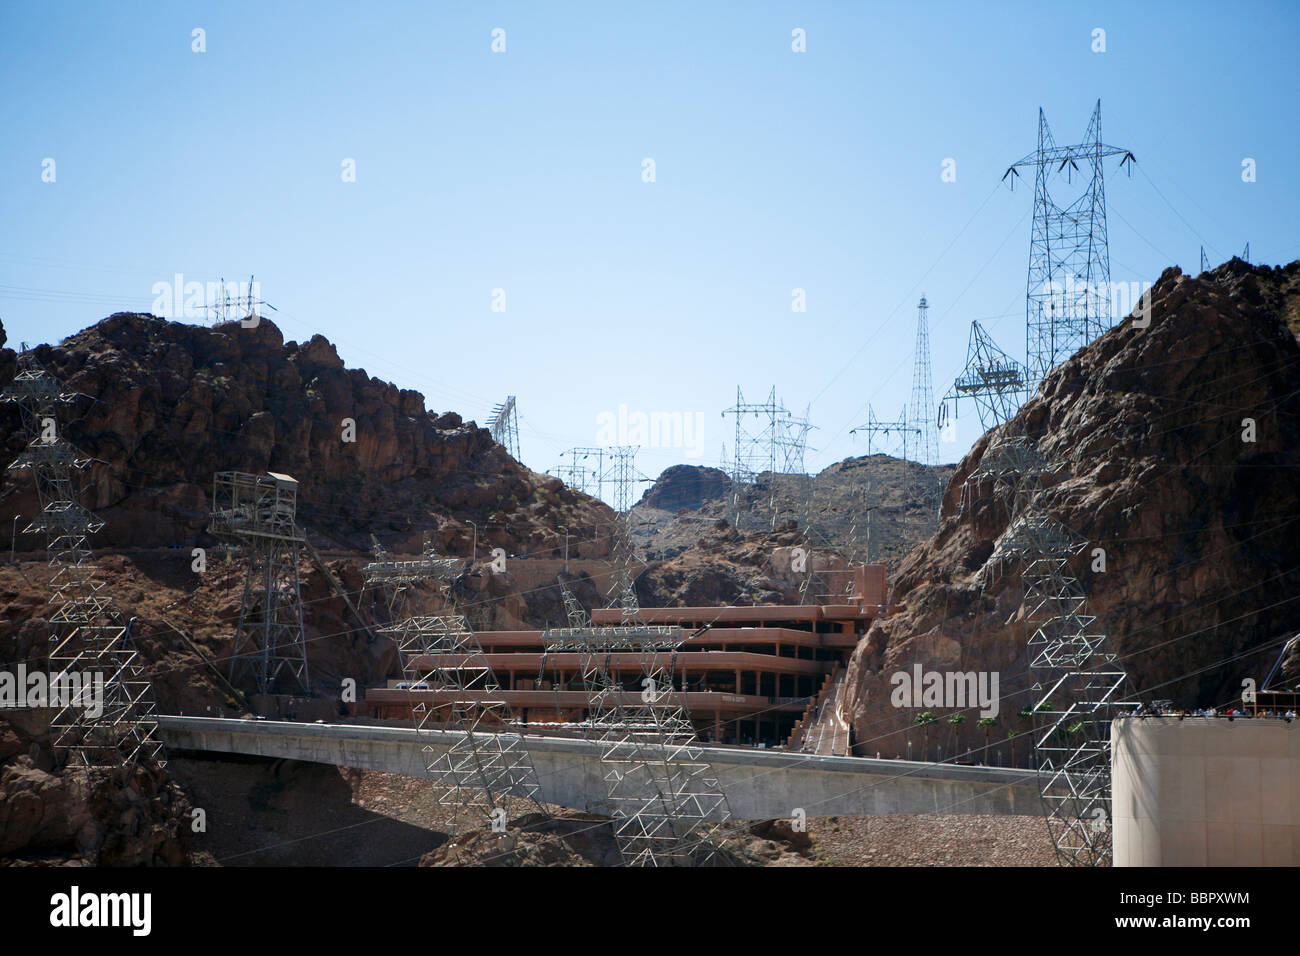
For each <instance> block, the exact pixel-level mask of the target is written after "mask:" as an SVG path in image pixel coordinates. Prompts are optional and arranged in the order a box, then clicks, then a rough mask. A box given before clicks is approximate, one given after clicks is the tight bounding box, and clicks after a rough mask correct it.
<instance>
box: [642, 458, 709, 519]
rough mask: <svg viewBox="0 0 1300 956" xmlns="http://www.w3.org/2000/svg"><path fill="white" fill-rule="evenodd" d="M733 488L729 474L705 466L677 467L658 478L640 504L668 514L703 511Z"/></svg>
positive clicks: (674, 466) (669, 469)
mask: <svg viewBox="0 0 1300 956" xmlns="http://www.w3.org/2000/svg"><path fill="white" fill-rule="evenodd" d="M730 487H731V480H730V479H729V478H728V477H727V473H726V472H725V471H723V470H722V469H720V468H706V467H703V466H701V465H673V466H672V467H671V468H665V469H664V470H663V472H662V473H661V474H660V475H659V477H658V478H657V479H655V483H654V484H653V485H651V486H650V488H649V489H648V490H647V491H646V493H645V495H644V496H643V497H642V498H641V500H640V501H639V502H638V504H641V505H646V506H648V507H651V508H661V509H663V510H664V511H680V510H681V509H682V508H699V507H700V506H701V505H703V504H704V502H706V501H708V500H710V499H713V498H722V497H725V496H726V494H727V491H728V489H729V488H730Z"/></svg>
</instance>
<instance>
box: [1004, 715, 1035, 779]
mask: <svg viewBox="0 0 1300 956" xmlns="http://www.w3.org/2000/svg"><path fill="white" fill-rule="evenodd" d="M1016 716H1018V717H1019V718H1020V719H1021V720H1032V719H1033V717H1034V708H1032V707H1021V708H1020V713H1019V714H1017V715H1016ZM1022 733H1024V731H1019V730H1013V731H1010V732H1009V733H1008V734H1007V740H1009V741H1011V766H1013V767H1014V766H1015V765H1016V738H1017V737H1019V736H1020V735H1021V734H1022Z"/></svg>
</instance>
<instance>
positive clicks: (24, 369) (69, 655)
mask: <svg viewBox="0 0 1300 956" xmlns="http://www.w3.org/2000/svg"><path fill="white" fill-rule="evenodd" d="M76 398H77V396H76V395H75V394H73V393H70V392H65V391H63V388H62V386H61V385H60V383H59V381H58V380H57V379H56V378H55V377H54V376H52V375H50V374H49V373H47V372H46V371H45V370H44V369H42V368H41V367H40V366H39V365H38V364H37V362H36V359H35V356H34V355H33V354H32V353H31V352H28V351H26V350H24V352H23V353H22V354H21V355H20V356H19V358H18V374H17V375H16V376H15V377H14V380H13V381H12V382H10V384H9V385H8V386H6V387H5V389H4V391H3V392H2V393H0V402H6V403H10V404H14V405H17V406H18V408H19V410H20V412H21V414H22V420H23V428H24V431H25V432H26V434H27V437H28V444H27V447H26V448H25V449H24V450H23V451H22V452H21V453H20V454H19V455H18V457H17V458H16V459H14V461H13V463H12V464H10V466H9V467H10V468H11V469H18V468H28V469H30V470H31V472H32V475H33V478H34V479H35V484H36V495H37V501H38V502H39V505H40V512H39V514H37V516H36V517H35V518H34V519H33V520H32V522H31V523H30V524H29V525H28V526H27V527H26V528H24V529H23V533H24V534H38V533H39V534H43V535H44V536H45V550H46V555H47V556H48V559H49V566H50V590H51V592H52V593H51V596H50V605H51V606H52V607H53V608H54V609H55V610H54V613H53V614H52V615H51V617H50V620H49V628H50V645H49V647H50V650H49V663H50V672H51V673H50V680H49V687H50V691H51V700H50V701H49V703H50V704H51V705H52V706H53V707H56V708H57V710H56V712H55V714H54V717H53V719H52V720H51V721H50V731H51V735H52V736H53V738H54V747H55V748H56V749H57V750H61V751H64V752H65V753H67V754H68V756H69V758H70V759H71V760H73V761H74V762H76V763H79V764H81V765H84V766H89V767H128V768H129V767H132V766H134V765H135V764H136V763H137V762H138V761H144V762H146V763H149V762H152V763H155V764H156V765H158V766H160V767H161V766H165V765H166V753H165V751H164V749H163V745H162V742H161V740H160V739H159V737H158V726H157V722H156V721H155V719H154V709H153V692H152V686H151V684H150V682H149V677H148V675H147V674H146V672H145V670H144V668H143V666H142V665H141V664H140V663H139V662H138V660H137V656H136V651H135V648H134V647H133V645H132V642H131V628H132V625H133V624H134V623H135V619H134V618H132V619H131V620H130V621H127V620H125V619H124V617H123V615H122V612H121V611H120V610H119V609H118V608H117V607H116V606H115V605H114V604H113V602H112V600H111V599H110V598H109V597H108V596H107V595H105V594H103V593H102V591H103V588H104V582H103V581H102V580H101V579H100V577H99V568H98V567H96V566H95V564H94V555H93V554H92V553H91V551H90V546H89V543H88V539H89V537H90V536H91V535H92V534H94V533H95V532H97V531H99V530H100V529H101V528H102V527H103V526H104V522H103V520H102V519H100V518H99V517H97V516H96V515H94V514H93V513H91V512H90V511H88V510H87V509H86V508H85V507H83V506H82V504H81V503H80V501H79V495H78V489H77V481H76V477H75V476H76V474H77V473H78V472H80V471H82V470H83V469H84V468H85V467H86V466H87V465H88V464H89V463H90V459H89V458H88V457H87V456H86V455H84V454H82V453H81V452H80V451H78V450H77V449H76V448H75V447H73V446H72V445H71V444H70V443H68V442H67V441H66V440H65V439H64V438H63V432H62V429H61V427H60V422H59V412H60V410H61V409H64V408H67V407H69V406H71V405H72V403H73V402H74V401H75V399H76ZM87 679H89V680H91V681H93V682H96V683H97V682H98V681H100V680H102V682H103V684H102V700H96V697H97V696H99V695H98V688H97V687H96V686H95V683H92V684H91V685H90V686H86V684H85V683H79V682H84V681H86V680H87ZM56 691H57V692H58V699H56V698H55V692H56Z"/></svg>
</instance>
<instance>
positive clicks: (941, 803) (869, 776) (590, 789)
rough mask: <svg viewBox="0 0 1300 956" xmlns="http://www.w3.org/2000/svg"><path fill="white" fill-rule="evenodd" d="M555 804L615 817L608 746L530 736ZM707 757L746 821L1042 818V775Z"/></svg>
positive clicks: (385, 753) (291, 740)
mask: <svg viewBox="0 0 1300 956" xmlns="http://www.w3.org/2000/svg"><path fill="white" fill-rule="evenodd" d="M159 726H160V729H161V730H162V733H163V737H164V739H165V740H166V742H167V746H168V747H169V748H174V749H176V750H193V751H206V752H214V753H238V754H254V755H258V756H263V757H276V758H285V759H289V760H303V761H308V762H312V763H324V764H331V765H334V766H340V767H359V768H361V769H365V770H382V771H386V772H388V773H400V774H405V775H407V776H412V777H426V776H428V771H427V769H426V768H427V765H428V762H429V755H428V754H426V753H424V752H423V751H422V748H423V747H424V746H426V745H430V746H433V747H435V748H437V747H438V746H439V744H440V743H441V744H443V745H444V746H445V745H446V744H447V743H450V742H451V741H452V740H453V739H454V738H455V736H456V735H455V734H454V733H451V732H447V731H437V730H421V731H417V730H415V729H413V728H405V727H380V726H373V725H361V724H299V723H290V722H287V721H266V720H232V719H226V718H210V717H161V718H159ZM521 744H522V746H523V747H524V748H525V749H526V750H527V751H528V753H529V755H530V756H531V758H532V761H533V765H534V766H535V767H536V768H537V775H538V778H539V780H540V782H541V792H540V799H541V800H542V801H543V802H545V803H552V804H557V805H559V806H564V807H571V808H574V809H578V810H587V811H591V812H593V813H602V814H606V815H608V814H609V809H608V807H607V806H606V801H607V797H606V791H605V784H604V780H603V777H602V774H603V771H602V768H601V762H600V744H599V743H598V742H595V741H587V740H576V739H569V738H554V737H552V738H547V737H534V736H524V737H522V738H521ZM704 753H705V756H706V757H707V759H708V761H709V763H710V764H711V765H712V767H713V769H714V770H715V771H716V772H717V774H718V782H719V783H720V784H721V786H722V788H723V789H724V790H725V792H726V794H727V800H728V802H729V803H730V806H731V812H732V816H733V817H734V818H737V819H742V820H769V819H777V818H786V817H791V816H793V815H794V813H795V811H796V810H798V809H802V810H803V811H804V813H805V814H806V815H807V816H809V817H819V816H834V815H837V814H878V813H958V814H975V813H996V814H1022V815H1037V814H1040V813H1041V812H1042V804H1041V801H1040V799H1039V795H1038V785H1037V782H1036V780H1035V775H1034V773H1033V772H1032V771H1025V770H1011V769H1003V768H994V767H961V766H955V765H953V764H926V763H915V762H912V761H903V760H868V759H864V758H861V757H821V756H816V755H812V754H788V753H774V752H767V751H760V750H750V749H741V748H735V749H732V748H726V747H706V748H704Z"/></svg>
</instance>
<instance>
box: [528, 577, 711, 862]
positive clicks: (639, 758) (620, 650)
mask: <svg viewBox="0 0 1300 956" xmlns="http://www.w3.org/2000/svg"><path fill="white" fill-rule="evenodd" d="M561 584H562V585H563V581H561ZM564 595H565V609H566V611H567V612H568V617H569V623H570V626H569V627H566V628H552V629H550V630H548V631H547V632H546V633H545V634H543V635H542V639H543V643H544V652H543V655H542V664H541V671H540V674H539V677H538V681H539V683H540V682H541V681H542V680H544V679H545V675H546V669H547V658H548V656H552V655H556V654H575V653H576V654H577V655H579V659H578V660H579V667H578V672H579V675H580V679H581V681H582V686H583V687H584V688H585V689H586V692H587V694H588V695H589V697H590V700H589V702H588V705H587V720H586V721H585V722H584V728H585V729H586V731H587V735H588V738H589V739H592V740H596V741H599V743H600V748H601V750H600V761H601V767H602V769H603V772H604V778H605V790H606V794H607V796H608V798H609V804H610V808H611V811H612V813H613V815H614V836H615V840H616V841H617V843H618V848H619V853H620V854H621V856H622V859H623V863H624V865H626V866H705V865H710V864H719V863H722V862H723V858H722V855H721V851H720V848H719V847H718V845H717V837H718V835H719V834H720V832H721V828H722V827H723V825H724V824H725V823H726V821H727V820H729V819H730V817H731V810H730V807H729V806H728V804H727V798H726V795H725V794H724V793H723V791H722V789H721V787H719V785H718V780H717V774H716V773H715V772H714V770H713V768H712V766H711V765H710V764H709V763H708V761H707V760H706V759H705V756H704V752H703V750H702V749H701V748H700V747H699V745H698V743H697V740H696V736H695V728H694V725H693V724H692V723H691V718H690V713H689V710H688V708H687V705H686V697H685V694H684V692H682V691H679V690H677V689H676V688H675V687H674V686H673V678H674V674H675V672H676V670H677V655H678V652H679V651H680V649H681V646H682V645H683V644H684V643H685V642H686V640H687V635H686V633H685V632H684V631H683V630H682V629H681V628H678V627H665V626H650V625H641V624H634V623H626V622H625V623H624V624H622V625H615V626H610V627H593V626H592V625H591V622H590V621H589V620H588V619H587V617H586V614H585V613H584V612H583V611H582V609H581V607H580V606H579V605H578V603H577V602H576V601H575V600H574V599H573V597H572V595H571V594H569V592H568V589H567V588H564ZM615 654H620V655H629V654H631V655H635V656H636V660H637V664H638V667H637V680H636V683H635V687H634V689H632V690H627V689H626V688H625V687H624V683H625V681H626V677H625V676H623V675H622V673H621V669H620V677H621V678H622V679H621V680H616V679H615V676H614V674H615V664H614V663H613V655H615ZM557 687H558V685H557Z"/></svg>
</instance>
